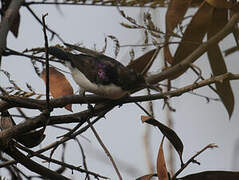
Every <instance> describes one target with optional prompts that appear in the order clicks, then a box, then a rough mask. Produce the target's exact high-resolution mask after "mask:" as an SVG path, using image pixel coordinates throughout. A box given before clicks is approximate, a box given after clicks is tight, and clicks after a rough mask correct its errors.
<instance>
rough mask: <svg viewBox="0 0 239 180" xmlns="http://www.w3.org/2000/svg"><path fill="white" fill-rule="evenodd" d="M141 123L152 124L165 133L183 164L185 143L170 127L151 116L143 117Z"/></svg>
mask: <svg viewBox="0 0 239 180" xmlns="http://www.w3.org/2000/svg"><path fill="white" fill-rule="evenodd" d="M141 121H142V122H146V123H148V124H151V125H153V126H157V127H158V128H159V130H160V131H161V132H162V133H163V135H164V136H166V137H167V138H168V140H169V141H170V143H171V144H172V145H173V147H174V148H175V149H176V151H177V152H178V154H179V157H180V160H181V164H183V160H182V154H183V147H184V146H183V142H182V141H181V139H180V138H179V137H178V135H177V134H176V133H175V132H174V131H173V130H172V129H170V128H169V127H167V126H165V125H164V124H162V123H161V122H159V121H157V120H155V119H154V118H152V117H150V116H141Z"/></svg>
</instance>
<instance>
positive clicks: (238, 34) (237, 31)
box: [230, 9, 239, 48]
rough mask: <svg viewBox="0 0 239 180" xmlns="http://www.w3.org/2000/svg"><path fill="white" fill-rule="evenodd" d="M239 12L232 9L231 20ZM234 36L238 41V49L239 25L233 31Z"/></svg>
mask: <svg viewBox="0 0 239 180" xmlns="http://www.w3.org/2000/svg"><path fill="white" fill-rule="evenodd" d="M237 11H238V9H237V10H236V9H230V18H231V17H232V16H233V15H234V14H235V13H236V12H237ZM232 33H233V36H234V39H235V41H236V44H237V47H238V48H239V27H238V24H236V25H235V27H234V29H233V31H232Z"/></svg>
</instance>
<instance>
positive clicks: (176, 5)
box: [164, 0, 191, 64]
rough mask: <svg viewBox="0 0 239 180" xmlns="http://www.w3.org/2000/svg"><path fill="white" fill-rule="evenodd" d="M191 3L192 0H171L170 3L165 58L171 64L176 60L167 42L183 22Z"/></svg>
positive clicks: (167, 15)
mask: <svg viewBox="0 0 239 180" xmlns="http://www.w3.org/2000/svg"><path fill="white" fill-rule="evenodd" d="M190 4H191V0H180V1H178V0H171V1H170V3H169V6H168V10H167V13H166V38H165V41H166V45H165V47H164V58H165V60H167V61H168V62H169V63H170V64H172V63H173V61H174V60H173V57H172V54H171V52H170V49H169V45H168V44H167V42H168V40H169V38H170V36H171V35H172V33H173V30H174V29H175V27H176V26H177V25H178V24H180V23H181V22H182V20H183V17H184V15H185V13H186V12H187V9H188V8H189V6H190Z"/></svg>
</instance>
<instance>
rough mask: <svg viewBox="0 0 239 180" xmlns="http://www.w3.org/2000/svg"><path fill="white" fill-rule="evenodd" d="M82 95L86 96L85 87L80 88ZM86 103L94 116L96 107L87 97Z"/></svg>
mask: <svg viewBox="0 0 239 180" xmlns="http://www.w3.org/2000/svg"><path fill="white" fill-rule="evenodd" d="M79 94H80V96H83V97H86V96H85V90H84V89H83V88H80V92H79ZM86 103H87V105H88V109H89V111H90V113H91V114H92V116H93V115H94V114H95V111H94V107H93V106H92V105H91V104H90V103H89V102H88V100H87V99H86Z"/></svg>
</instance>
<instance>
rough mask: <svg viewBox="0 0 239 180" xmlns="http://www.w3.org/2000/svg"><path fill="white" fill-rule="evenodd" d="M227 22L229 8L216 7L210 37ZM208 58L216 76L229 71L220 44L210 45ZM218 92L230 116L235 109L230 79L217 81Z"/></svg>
mask: <svg viewBox="0 0 239 180" xmlns="http://www.w3.org/2000/svg"><path fill="white" fill-rule="evenodd" d="M226 23H227V9H216V8H215V9H214V12H213V16H212V20H211V25H210V28H209V30H208V39H210V38H211V37H212V36H214V35H215V34H216V33H218V32H219V31H220V30H221V28H223V27H224V26H225V25H226ZM207 54H208V59H209V62H210V66H211V69H212V72H213V75H214V76H218V75H221V74H224V73H227V67H226V64H225V60H224V58H223V56H222V53H221V50H220V48H219V46H218V44H215V45H213V46H210V47H209V49H208V52H207ZM215 84H216V89H217V93H218V95H219V96H220V98H221V100H222V102H223V104H224V106H225V108H226V109H227V112H228V114H229V117H231V115H232V112H233V109H234V95H233V92H232V88H231V85H230V82H229V81H223V82H216V83H215Z"/></svg>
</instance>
